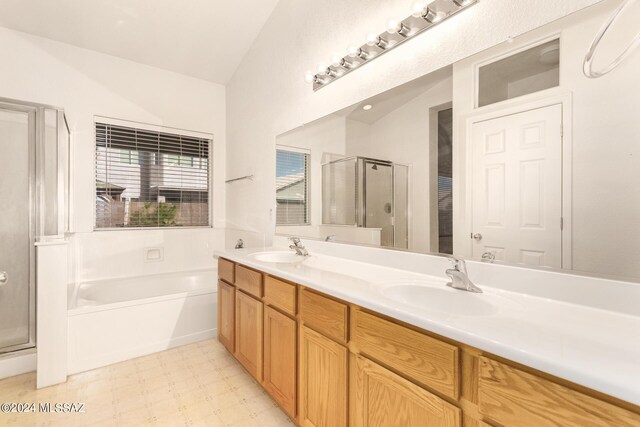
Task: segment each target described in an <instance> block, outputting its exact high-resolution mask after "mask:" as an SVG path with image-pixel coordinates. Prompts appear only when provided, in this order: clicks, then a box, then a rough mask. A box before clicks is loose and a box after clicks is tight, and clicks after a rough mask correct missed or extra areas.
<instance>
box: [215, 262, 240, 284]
mask: <svg viewBox="0 0 640 427" xmlns="http://www.w3.org/2000/svg"><path fill="white" fill-rule="evenodd" d="M234 267H235V264H234V263H232V262H231V261H228V260H226V259H224V258H218V277H219V278H220V279H222V280H224V281H225V282H227V283H229V284H231V285H233V282H234V281H235V278H236V275H235V268H234Z"/></svg>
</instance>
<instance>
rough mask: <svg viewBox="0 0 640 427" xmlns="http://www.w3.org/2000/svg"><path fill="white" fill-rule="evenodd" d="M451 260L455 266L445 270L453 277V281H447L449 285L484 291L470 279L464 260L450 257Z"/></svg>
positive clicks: (478, 291) (473, 290)
mask: <svg viewBox="0 0 640 427" xmlns="http://www.w3.org/2000/svg"><path fill="white" fill-rule="evenodd" d="M449 261H451V263H452V264H453V268H449V269H447V271H445V273H446V274H447V276H449V277H450V278H451V281H450V282H449V283H447V286H450V287H452V288H454V289H460V290H463V291H467V292H476V293H482V289H480V288H479V287H477V286H476V285H474V284H473V282H472V281H471V280H469V276H468V275H467V264H465V262H464V260H462V259H458V258H455V257H450V258H449Z"/></svg>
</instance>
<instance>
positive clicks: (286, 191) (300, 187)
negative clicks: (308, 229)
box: [276, 149, 310, 225]
mask: <svg viewBox="0 0 640 427" xmlns="http://www.w3.org/2000/svg"><path fill="white" fill-rule="evenodd" d="M276 206H277V210H276V225H308V224H309V223H310V218H309V154H308V153H304V152H300V151H293V150H286V149H277V150H276Z"/></svg>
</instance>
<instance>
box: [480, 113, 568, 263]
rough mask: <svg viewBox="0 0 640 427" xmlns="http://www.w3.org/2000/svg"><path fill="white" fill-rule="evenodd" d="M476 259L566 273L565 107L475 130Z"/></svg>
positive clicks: (509, 118) (494, 122)
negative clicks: (489, 256) (562, 269)
mask: <svg viewBox="0 0 640 427" xmlns="http://www.w3.org/2000/svg"><path fill="white" fill-rule="evenodd" d="M471 141H472V144H473V158H472V164H473V187H472V188H473V207H472V210H473V229H472V233H471V234H472V236H470V237H472V238H473V244H472V245H473V258H475V259H480V258H482V255H483V254H484V253H487V252H491V253H493V254H494V255H495V258H496V259H498V260H502V261H508V262H513V263H523V264H528V265H540V266H549V267H557V268H560V267H562V229H561V218H562V106H561V105H560V104H558V105H553V106H550V107H545V108H539V109H535V110H530V111H526V112H522V113H518V114H513V115H509V116H504V117H499V118H496V119H492V120H487V121H484V122H478V123H474V124H473V126H472V139H471Z"/></svg>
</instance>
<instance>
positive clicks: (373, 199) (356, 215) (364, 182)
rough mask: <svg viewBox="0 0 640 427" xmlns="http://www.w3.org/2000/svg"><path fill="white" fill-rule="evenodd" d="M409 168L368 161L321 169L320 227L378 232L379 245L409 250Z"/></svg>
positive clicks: (354, 159)
mask: <svg viewBox="0 0 640 427" xmlns="http://www.w3.org/2000/svg"><path fill="white" fill-rule="evenodd" d="M408 181H409V167H408V166H406V165H400V164H396V163H392V162H390V161H387V160H378V159H372V158H368V157H346V158H341V159H337V160H333V161H330V162H328V163H325V164H323V165H322V223H323V224H325V225H345V226H347V225H350V226H356V227H363V228H377V229H380V245H381V246H386V247H395V248H404V249H406V248H408V246H409V242H408V235H409V233H408V231H409V230H408V229H409V226H408V224H409V218H408V211H409V206H408V205H409V191H408Z"/></svg>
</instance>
